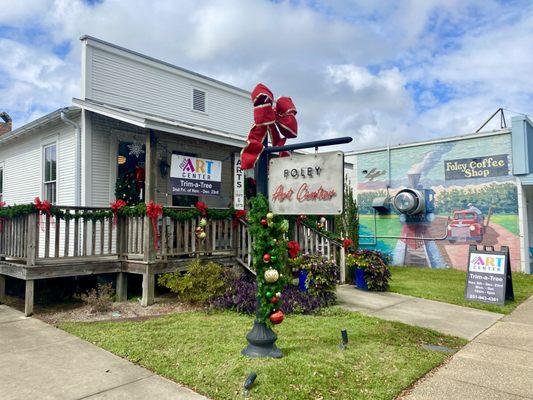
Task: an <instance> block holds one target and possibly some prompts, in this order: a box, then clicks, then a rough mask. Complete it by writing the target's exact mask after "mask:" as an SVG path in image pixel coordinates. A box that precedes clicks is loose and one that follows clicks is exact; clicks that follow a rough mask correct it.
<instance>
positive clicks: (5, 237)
mask: <svg viewBox="0 0 533 400" xmlns="http://www.w3.org/2000/svg"><path fill="white" fill-rule="evenodd" d="M175 209H177V210H179V209H180V208H179V207H175ZM181 209H183V210H188V208H181ZM57 210H58V211H60V214H62V217H61V218H60V217H59V216H55V215H52V216H49V215H38V214H35V213H32V214H28V215H21V216H17V217H13V218H2V219H0V257H1V258H2V259H9V260H11V261H15V262H24V263H26V264H27V265H29V266H33V265H38V264H46V263H53V262H61V261H68V260H71V261H76V260H83V259H102V258H106V257H107V258H109V259H139V258H142V257H143V256H144V253H145V247H146V243H145V241H146V240H147V239H146V236H145V228H146V225H147V224H148V225H149V226H148V228H149V229H152V226H151V222H150V221H149V220H148V219H147V218H146V217H145V216H127V217H119V218H118V219H117V221H116V223H115V221H114V220H113V216H112V215H111V213H110V212H109V211H110V208H95V207H70V206H57ZM99 211H103V212H102V213H98V212H99ZM56 214H57V213H56ZM199 222H200V220H199V219H193V220H180V219H175V218H171V217H168V216H166V217H162V218H159V220H158V222H157V225H156V226H157V230H158V235H157V238H158V240H157V251H156V252H155V256H156V258H157V259H159V260H163V261H166V260H171V259H178V258H190V257H198V256H211V255H222V254H224V255H230V256H235V259H236V261H237V262H238V263H239V264H241V265H242V266H243V267H245V268H247V269H248V270H250V271H252V272H254V271H253V266H252V257H251V253H252V238H251V235H250V232H249V230H248V224H247V223H246V222H245V221H243V220H236V221H235V220H233V219H230V218H228V219H222V220H209V221H208V223H207V225H206V226H205V227H204V231H205V233H206V237H205V239H203V240H202V239H199V238H198V237H197V235H196V228H197V227H198V225H199ZM293 232H294V233H293V235H294V236H293V240H296V241H297V242H298V243H299V244H300V248H301V250H302V252H303V253H317V252H320V253H322V254H323V255H324V256H325V257H327V258H328V259H329V260H332V261H334V262H335V263H336V264H337V265H339V267H340V278H341V282H344V279H345V268H344V265H345V254H344V248H343V247H342V244H341V243H339V242H337V241H335V240H333V239H330V238H328V237H327V236H326V235H324V234H323V233H322V232H319V231H317V230H315V229H313V228H310V227H308V226H306V225H304V224H298V225H296V226H295V227H294V230H293Z"/></svg>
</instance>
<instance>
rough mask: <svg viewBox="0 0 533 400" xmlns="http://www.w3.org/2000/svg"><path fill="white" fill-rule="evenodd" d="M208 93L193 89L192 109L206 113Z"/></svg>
mask: <svg viewBox="0 0 533 400" xmlns="http://www.w3.org/2000/svg"><path fill="white" fill-rule="evenodd" d="M206 100H207V92H205V91H203V90H200V89H196V88H193V89H192V109H193V110H194V111H200V112H206Z"/></svg>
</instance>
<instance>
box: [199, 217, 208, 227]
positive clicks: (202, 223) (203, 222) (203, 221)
mask: <svg viewBox="0 0 533 400" xmlns="http://www.w3.org/2000/svg"><path fill="white" fill-rule="evenodd" d="M198 225H200V226H201V227H202V228H203V227H205V226H206V225H207V220H206V219H205V218H202V219H201V220H200V222H199V223H198Z"/></svg>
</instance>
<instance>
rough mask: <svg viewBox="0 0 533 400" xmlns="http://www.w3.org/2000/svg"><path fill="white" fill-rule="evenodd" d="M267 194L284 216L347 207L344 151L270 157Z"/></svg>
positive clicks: (332, 212)
mask: <svg viewBox="0 0 533 400" xmlns="http://www.w3.org/2000/svg"><path fill="white" fill-rule="evenodd" d="M268 197H269V202H270V208H271V210H272V211H273V212H275V213H278V214H284V215H300V214H314V215H338V214H341V213H342V211H343V206H344V204H343V203H344V154H343V153H342V152H340V151H336V152H328V153H319V154H309V155H293V156H292V157H282V158H275V159H272V160H270V165H269V171H268Z"/></svg>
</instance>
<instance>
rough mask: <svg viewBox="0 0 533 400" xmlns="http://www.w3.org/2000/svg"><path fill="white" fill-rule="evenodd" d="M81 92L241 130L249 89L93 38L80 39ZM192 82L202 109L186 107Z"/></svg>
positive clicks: (248, 116)
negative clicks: (201, 96)
mask: <svg viewBox="0 0 533 400" xmlns="http://www.w3.org/2000/svg"><path fill="white" fill-rule="evenodd" d="M82 52H83V59H84V60H85V62H84V68H85V73H84V79H85V81H84V82H83V85H82V87H83V94H82V95H83V97H84V98H85V99H91V100H95V101H99V102H103V103H107V104H111V105H115V106H120V107H124V108H126V109H131V110H137V111H142V112H146V113H149V114H154V115H157V116H161V117H166V118H170V119H174V120H178V121H182V122H186V123H189V124H194V125H199V126H203V127H207V128H211V129H215V130H218V131H222V132H228V133H232V134H241V135H243V136H245V135H246V134H247V133H248V130H249V129H250V124H251V121H252V103H251V100H250V97H249V94H248V93H247V92H245V91H242V90H240V89H236V88H232V87H229V86H227V85H225V84H222V83H219V82H216V81H213V80H210V79H209V78H205V77H201V76H198V75H197V74H194V73H191V72H187V71H184V70H182V69H180V68H175V67H172V66H169V65H168V64H166V63H162V62H158V61H156V60H153V59H149V58H147V57H143V56H141V55H139V54H135V53H133V52H131V51H128V50H125V49H121V48H117V47H116V46H114V45H111V44H108V43H105V42H102V41H100V40H97V39H93V38H86V39H84V41H83V44H82ZM193 88H197V89H200V90H203V91H205V92H206V93H207V95H206V100H207V101H206V112H205V113H203V112H198V111H194V110H193V109H192V93H193Z"/></svg>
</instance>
